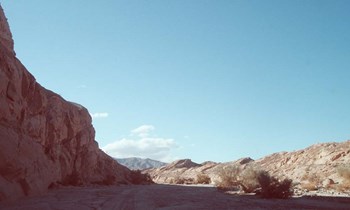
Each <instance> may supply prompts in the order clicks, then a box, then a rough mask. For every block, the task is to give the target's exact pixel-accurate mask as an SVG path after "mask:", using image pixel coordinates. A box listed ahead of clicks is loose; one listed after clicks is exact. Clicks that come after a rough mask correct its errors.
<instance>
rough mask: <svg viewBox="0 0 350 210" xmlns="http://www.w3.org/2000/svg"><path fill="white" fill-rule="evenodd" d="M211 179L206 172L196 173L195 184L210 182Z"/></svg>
mask: <svg viewBox="0 0 350 210" xmlns="http://www.w3.org/2000/svg"><path fill="white" fill-rule="evenodd" d="M210 182H211V179H210V177H209V176H208V175H206V174H198V175H197V184H210Z"/></svg>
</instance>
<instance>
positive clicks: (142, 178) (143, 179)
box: [130, 170, 153, 184]
mask: <svg viewBox="0 0 350 210" xmlns="http://www.w3.org/2000/svg"><path fill="white" fill-rule="evenodd" d="M130 181H131V183H133V184H151V183H153V181H152V178H151V176H150V175H149V174H147V173H146V174H144V173H142V172H141V171H140V170H132V171H131V174H130Z"/></svg>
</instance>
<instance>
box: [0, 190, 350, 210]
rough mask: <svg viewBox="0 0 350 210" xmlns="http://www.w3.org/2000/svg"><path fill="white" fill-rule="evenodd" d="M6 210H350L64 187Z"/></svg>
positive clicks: (331, 203) (312, 203)
mask: <svg viewBox="0 0 350 210" xmlns="http://www.w3.org/2000/svg"><path fill="white" fill-rule="evenodd" d="M0 209H6V210H15V209H16V210H31V209H33V210H34V209H35V210H61V209H62V210H63V209H64V210H70V209H71V210H73V209H74V210H75V209H79V210H84V209H89V210H90V209H95V210H103V209H106V210H112V209H115V210H122V209H125V210H133V209H140V210H147V209H162V210H172V209H175V210H176V209H181V210H182V209H201V210H204V209H208V210H209V209H210V210H212V209H230V210H232V209H298V210H300V209H320V210H322V209H324V210H326V209H327V210H329V209H337V210H340V209H350V198H349V197H325V196H322V197H319V196H314V197H298V198H290V199H287V200H279V199H272V200H271V199H270V200H267V199H261V198H259V197H257V196H254V195H230V194H226V193H222V192H219V191H217V189H216V188H214V187H211V186H192V185H191V186H180V185H144V186H140V185H138V186H137V185H134V186H109V187H64V188H61V189H56V190H52V191H50V192H49V193H48V194H46V195H44V196H38V197H28V198H25V199H22V200H20V201H16V202H5V203H4V202H3V203H0Z"/></svg>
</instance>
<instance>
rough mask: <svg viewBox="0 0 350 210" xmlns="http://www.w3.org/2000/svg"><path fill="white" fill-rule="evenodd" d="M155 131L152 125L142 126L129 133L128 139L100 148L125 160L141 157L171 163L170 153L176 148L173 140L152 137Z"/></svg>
mask: <svg viewBox="0 0 350 210" xmlns="http://www.w3.org/2000/svg"><path fill="white" fill-rule="evenodd" d="M154 130H155V127H154V126H152V125H143V126H140V127H138V128H136V129H133V130H132V131H131V134H136V136H135V135H131V136H130V137H129V138H123V139H120V140H118V141H115V142H113V143H110V144H107V145H106V146H104V147H102V150H104V151H105V152H106V153H107V154H109V155H110V156H112V157H118V158H127V157H141V158H151V159H155V160H160V161H164V162H169V161H173V160H174V158H173V157H172V156H171V151H172V150H173V149H176V148H178V145H177V144H176V142H175V140H174V139H171V138H162V137H153V136H151V132H152V131H154Z"/></svg>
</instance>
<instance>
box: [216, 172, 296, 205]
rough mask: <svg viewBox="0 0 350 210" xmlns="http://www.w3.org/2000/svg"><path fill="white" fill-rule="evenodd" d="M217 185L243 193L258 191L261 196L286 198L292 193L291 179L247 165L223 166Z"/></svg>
mask: <svg viewBox="0 0 350 210" xmlns="http://www.w3.org/2000/svg"><path fill="white" fill-rule="evenodd" d="M219 176H220V178H221V181H220V182H219V183H217V187H218V188H219V189H221V190H235V189H241V190H243V191H244V192H245V193H251V192H254V191H259V192H260V193H259V194H260V195H261V196H262V197H263V198H283V199H284V198H288V197H290V196H291V195H292V194H293V191H292V180H290V179H284V180H281V181H280V180H278V179H277V178H275V177H272V176H270V175H269V173H268V172H266V171H260V170H255V169H254V168H253V167H251V166H249V167H246V168H244V169H241V168H239V167H226V168H223V169H222V170H221V171H220V173H219Z"/></svg>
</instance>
